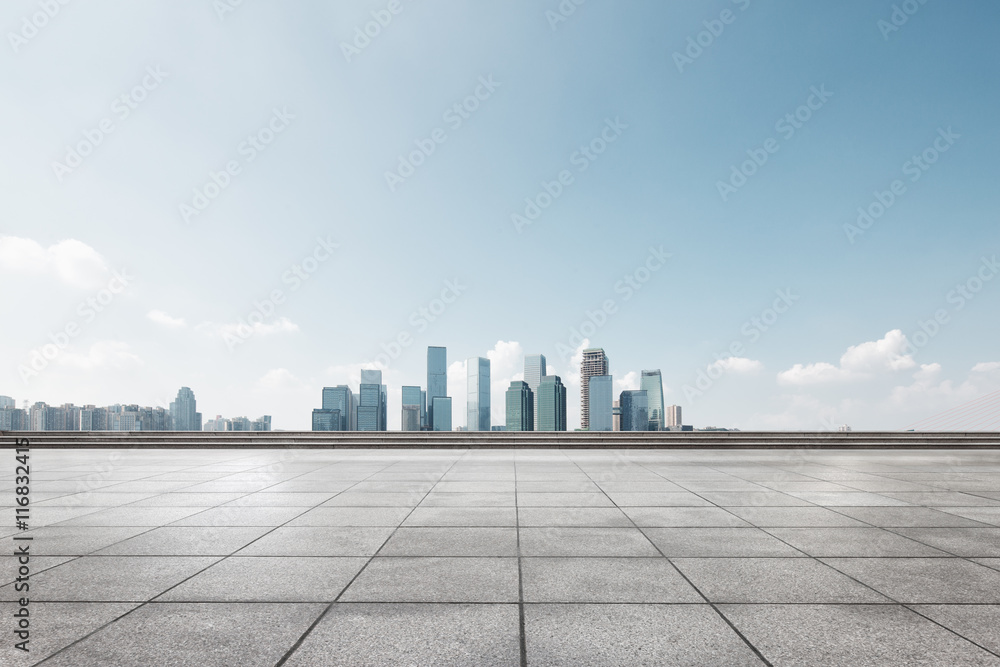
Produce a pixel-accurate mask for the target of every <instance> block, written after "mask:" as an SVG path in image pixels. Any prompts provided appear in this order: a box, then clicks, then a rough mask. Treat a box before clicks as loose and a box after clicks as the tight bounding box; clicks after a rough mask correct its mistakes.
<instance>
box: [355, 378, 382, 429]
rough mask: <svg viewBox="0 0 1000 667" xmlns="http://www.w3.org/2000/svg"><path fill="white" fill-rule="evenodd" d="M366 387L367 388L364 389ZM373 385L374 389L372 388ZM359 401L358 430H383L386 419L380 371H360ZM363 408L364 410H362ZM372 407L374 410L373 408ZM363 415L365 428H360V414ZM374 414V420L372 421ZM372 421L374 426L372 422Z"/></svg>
mask: <svg viewBox="0 0 1000 667" xmlns="http://www.w3.org/2000/svg"><path fill="white" fill-rule="evenodd" d="M365 387H367V389H365ZM373 387H374V389H373ZM360 390H361V402H360V404H359V405H358V430H359V431H384V430H386V425H387V421H388V410H387V405H386V403H387V398H388V393H387V392H386V387H385V385H384V384H382V371H379V370H370V369H366V370H362V371H361V386H360ZM363 408H364V410H362V409H363ZM373 408H374V410H373ZM362 411H363V412H364V415H365V428H361V414H362ZM372 415H374V422H373V421H372ZM373 423H374V426H372V424H373Z"/></svg>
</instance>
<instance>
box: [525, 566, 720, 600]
mask: <svg viewBox="0 0 1000 667" xmlns="http://www.w3.org/2000/svg"><path fill="white" fill-rule="evenodd" d="M521 568H522V581H523V586H524V601H525V602H610V603H618V602H621V603H625V602H627V603H636V602H663V603H667V602H669V603H680V602H704V598H702V597H701V596H700V595H699V594H698V592H697V591H695V589H694V588H693V587H692V586H691V585H690V584H689V583H687V581H686V580H685V579H684V577H682V576H681V575H680V573H678V571H677V569H676V568H675V567H674V566H673V565H672V564H671V563H670V561H668V560H667V559H666V558H525V559H524V561H523V563H522V566H521Z"/></svg>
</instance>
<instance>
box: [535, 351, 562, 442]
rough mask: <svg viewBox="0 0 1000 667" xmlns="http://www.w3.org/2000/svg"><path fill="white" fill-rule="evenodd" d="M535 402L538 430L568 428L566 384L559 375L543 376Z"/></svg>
mask: <svg viewBox="0 0 1000 667" xmlns="http://www.w3.org/2000/svg"><path fill="white" fill-rule="evenodd" d="M543 358H544V357H543ZM535 403H536V404H537V406H538V414H537V415H536V417H537V421H538V428H537V429H536V430H538V431H565V430H566V386H565V385H564V384H563V383H562V380H561V379H560V378H559V376H558V375H543V376H542V380H541V382H540V383H539V384H538V395H537V396H536V397H535Z"/></svg>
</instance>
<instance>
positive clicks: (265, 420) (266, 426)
mask: <svg viewBox="0 0 1000 667" xmlns="http://www.w3.org/2000/svg"><path fill="white" fill-rule="evenodd" d="M250 430H251V431H270V430H271V415H262V416H260V417H257V419H254V420H253V421H252V422H250Z"/></svg>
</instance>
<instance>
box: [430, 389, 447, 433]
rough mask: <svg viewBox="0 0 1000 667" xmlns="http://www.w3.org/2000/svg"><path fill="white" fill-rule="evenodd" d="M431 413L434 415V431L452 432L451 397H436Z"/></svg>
mask: <svg viewBox="0 0 1000 667" xmlns="http://www.w3.org/2000/svg"><path fill="white" fill-rule="evenodd" d="M431 406H432V407H431V411H432V412H433V413H434V430H435V431H450V430H451V397H449V396H435V397H434V402H433V403H432V404H431Z"/></svg>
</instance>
